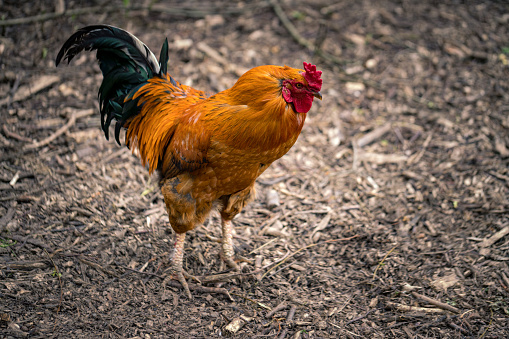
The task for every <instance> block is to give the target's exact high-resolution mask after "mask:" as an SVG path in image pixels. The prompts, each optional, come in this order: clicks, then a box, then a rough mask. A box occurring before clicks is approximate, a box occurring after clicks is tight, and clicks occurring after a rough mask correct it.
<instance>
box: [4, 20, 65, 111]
mask: <svg viewBox="0 0 509 339" xmlns="http://www.w3.org/2000/svg"><path fill="white" fill-rule="evenodd" d="M2 22H3V21H0V26H2ZM58 81H60V77H59V76H57V75H43V76H41V77H38V78H35V79H33V80H32V81H31V82H30V84H28V85H25V86H21V87H20V88H19V89H18V91H16V94H14V97H12V98H11V97H6V98H3V99H1V100H0V106H3V105H5V104H9V103H12V102H16V101H23V100H25V99H27V98H29V97H31V96H32V95H34V94H35V93H37V92H40V91H42V90H43V89H45V88H48V87H50V86H52V85H53V84H54V83H56V82H58Z"/></svg>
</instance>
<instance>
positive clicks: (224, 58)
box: [0, 0, 509, 338]
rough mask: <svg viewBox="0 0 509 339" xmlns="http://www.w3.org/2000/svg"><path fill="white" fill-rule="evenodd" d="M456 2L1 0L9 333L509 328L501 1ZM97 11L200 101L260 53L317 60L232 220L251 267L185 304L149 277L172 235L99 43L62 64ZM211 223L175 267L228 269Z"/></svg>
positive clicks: (505, 41) (411, 333)
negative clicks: (107, 110)
mask: <svg viewBox="0 0 509 339" xmlns="http://www.w3.org/2000/svg"><path fill="white" fill-rule="evenodd" d="M465 2H466V3H467V4H465ZM465 2H463V1H454V0H449V1H417V0H416V1H411V0H401V1H389V0H381V1H377V0H362V1H358V0H351V1H350V0H344V1H337V2H336V1H326V0H313V1H303V0H302V1H299V0H282V1H279V2H275V1H273V2H272V4H270V3H269V2H265V1H252V2H250V1H245V2H242V3H238V4H236V3H234V2H230V1H226V0H224V1H223V0H220V1H210V2H208V1H203V2H199V1H195V0H189V1H185V2H183V1H156V4H155V5H154V6H153V7H152V8H150V9H148V7H144V8H142V7H143V6H141V5H139V4H138V2H136V3H135V1H131V2H130V3H131V4H135V5H136V6H138V7H136V8H127V7H126V6H130V5H129V1H103V0H97V1H92V0H90V1H89V0H79V1H77V0H69V1H58V0H57V1H53V0H42V1H38V2H33V1H26V2H25V3H23V2H21V4H20V2H19V1H18V0H0V8H1V9H0V12H1V13H2V17H1V19H0V20H2V21H0V67H1V69H0V105H1V106H0V119H1V120H0V124H1V129H0V148H1V153H0V301H1V302H0V337H1V338H11V337H15V338H20V337H31V338H52V337H59V338H64V337H76V338H91V337H101V338H217V337H225V336H234V337H236V338H257V337H267V338H338V337H341V338H369V337H371V338H506V337H507V336H508V335H509V236H508V233H509V218H508V215H509V80H508V79H509V5H508V4H507V2H506V1H465ZM140 3H141V2H140ZM144 3H146V4H149V3H150V1H145V2H144ZM274 4H275V5H274ZM147 6H148V5H147ZM64 9H65V10H66V12H65V13H64V14H61V12H62V10H64ZM19 18H21V19H22V20H21V22H16V21H15V22H9V21H8V20H11V19H19ZM285 18H286V19H288V20H289V22H290V25H291V26H290V28H289V27H287V26H285V25H283V24H282V22H283V21H284V19H285ZM3 20H7V21H3ZM23 20H26V21H23ZM97 23H107V24H112V25H115V26H119V27H122V28H125V29H127V30H129V31H130V32H132V33H133V34H135V35H136V36H138V37H139V38H140V39H141V40H142V41H144V42H145V43H146V44H147V45H148V46H149V47H150V48H151V49H152V50H153V51H154V53H155V54H156V55H159V50H160V47H161V45H162V43H163V41H164V38H165V37H168V39H169V42H170V65H169V68H168V69H169V70H170V72H171V73H172V75H173V76H174V77H175V78H176V79H178V80H179V81H181V82H183V83H185V84H188V85H192V86H194V87H197V88H199V89H203V90H207V91H210V92H211V93H213V92H217V91H220V90H223V89H226V88H228V87H230V86H231V85H232V84H233V83H234V82H235V80H236V79H237V78H238V76H239V75H240V74H242V73H243V72H244V71H245V70H247V69H249V68H252V67H254V66H258V65H263V64H277V65H283V64H287V65H290V66H293V67H302V62H303V61H310V62H313V63H314V64H317V65H318V68H319V69H321V70H323V78H324V84H323V91H322V94H323V97H324V98H323V101H322V102H317V103H315V104H314V106H313V108H312V110H311V112H310V113H309V115H308V120H307V121H306V125H305V127H304V130H303V132H302V134H301V136H300V138H299V140H298V141H297V143H296V145H295V146H294V147H293V149H292V150H291V151H290V152H289V153H288V154H287V155H286V156H284V157H283V158H282V159H280V160H279V161H277V162H276V163H274V164H273V165H272V167H271V168H269V170H267V171H266V172H265V173H264V175H263V176H262V177H261V178H260V179H259V180H258V184H257V189H258V198H257V200H256V201H255V202H254V203H252V204H251V205H249V206H248V207H247V208H246V209H245V210H244V211H243V212H242V213H241V214H240V215H238V216H237V218H236V219H235V220H234V222H235V228H236V236H235V238H234V241H235V244H236V246H237V247H238V248H237V250H238V254H239V255H241V256H242V257H244V258H246V259H247V261H249V262H248V263H246V264H243V265H245V266H244V268H243V273H244V274H243V276H242V277H241V278H233V279H226V281H221V282H217V281H215V282H214V281H210V280H212V279H210V280H209V282H208V283H204V284H203V285H202V286H198V285H192V290H193V297H194V298H193V300H189V299H188V298H187V297H186V296H185V293H183V291H182V289H181V288H180V287H179V284H178V283H175V284H174V285H172V284H170V285H169V286H167V287H166V289H164V288H163V286H162V284H161V283H162V276H163V274H164V270H165V269H166V268H167V267H168V254H169V253H170V252H171V249H172V241H173V231H172V230H171V228H170V227H169V225H168V222H167V216H166V212H165V210H164V207H163V201H162V196H161V194H160V192H159V189H158V187H157V180H156V178H155V177H151V176H149V175H148V172H147V170H146V169H145V168H143V166H142V165H141V164H140V162H139V160H138V159H137V158H136V157H135V156H133V155H132V154H131V153H130V151H129V150H128V149H126V147H124V146H122V147H121V146H118V145H116V143H115V142H114V141H113V140H110V141H107V140H106V139H105V138H104V136H103V135H102V132H101V129H100V119H99V118H98V115H99V114H98V109H97V107H98V104H97V90H98V87H99V84H100V81H101V75H100V71H99V68H98V66H97V63H96V62H95V58H94V55H93V54H92V53H86V54H83V55H80V56H79V57H78V58H77V59H76V60H74V61H73V62H72V64H71V65H70V66H67V65H63V66H61V67H59V68H55V63H54V60H55V57H56V54H57V52H58V50H59V49H60V47H61V45H62V44H63V42H64V41H65V40H66V39H67V38H68V37H69V36H70V35H71V34H72V33H73V32H74V31H75V30H76V29H77V28H80V27H82V26H86V25H90V24H97ZM291 27H293V28H295V32H296V33H295V32H294V36H292V34H291V33H290V32H291V31H292V30H291ZM298 39H300V42H298ZM306 44H307V47H306ZM274 194H277V195H278V197H277V198H276V199H275V201H276V203H269V202H272V199H268V198H267V197H271V196H273V195H274ZM269 200H270V201H269ZM277 202H279V203H280V204H279V205H278V204H277ZM218 224H219V219H218V216H217V215H215V214H214V215H212V217H211V218H210V220H209V221H208V222H206V223H205V225H204V226H203V227H200V228H198V229H196V230H194V231H192V232H189V234H188V239H187V242H186V249H185V262H184V267H185V268H186V269H187V270H188V272H190V273H192V274H194V275H197V276H201V277H211V276H212V275H214V274H217V273H219V272H223V273H224V272H225V271H226V267H225V265H224V264H223V263H222V261H221V260H220V257H219V244H218V243H217V242H216V241H214V240H217V239H218V238H219V237H220V228H219V227H218ZM203 279H204V281H205V280H206V278H203ZM234 325H237V328H236V327H235V326H234ZM239 326H240V329H239V328H238V327H239Z"/></svg>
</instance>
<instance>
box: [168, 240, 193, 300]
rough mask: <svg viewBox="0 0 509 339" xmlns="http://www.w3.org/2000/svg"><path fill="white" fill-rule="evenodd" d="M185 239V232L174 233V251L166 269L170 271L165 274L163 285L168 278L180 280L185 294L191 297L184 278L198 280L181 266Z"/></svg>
mask: <svg viewBox="0 0 509 339" xmlns="http://www.w3.org/2000/svg"><path fill="white" fill-rule="evenodd" d="M185 240H186V234H185V233H176V234H175V246H174V252H173V258H172V261H171V267H170V268H169V269H168V271H170V273H171V274H170V275H169V276H167V277H166V278H165V279H164V281H163V285H164V286H165V285H166V283H167V282H168V280H170V279H176V280H178V281H179V282H180V284H181V285H182V287H183V288H184V290H185V291H186V294H187V296H188V297H189V299H192V298H193V297H192V295H191V291H190V290H189V286H188V285H187V281H186V278H188V279H194V280H196V281H198V282H200V281H199V280H198V279H197V278H196V277H194V276H192V275H190V274H189V273H187V272H186V271H185V270H184V269H183V268H182V263H183V261H184V242H185Z"/></svg>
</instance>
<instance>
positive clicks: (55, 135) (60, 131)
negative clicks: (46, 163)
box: [25, 108, 95, 149]
mask: <svg viewBox="0 0 509 339" xmlns="http://www.w3.org/2000/svg"><path fill="white" fill-rule="evenodd" d="M94 111H95V110H94V109H92V108H90V109H84V110H78V111H73V112H72V113H71V117H70V118H69V121H68V122H67V124H65V125H64V126H62V127H60V128H59V129H58V130H57V131H55V133H53V134H51V135H50V136H49V137H47V138H46V139H43V140H41V141H38V142H35V143H33V144H30V145H26V146H25V149H31V148H39V147H42V146H46V145H47V144H49V143H50V142H52V141H53V140H55V139H56V138H58V137H59V136H61V135H62V134H64V133H65V132H67V131H68V130H69V128H71V127H72V126H73V125H74V124H75V123H76V120H77V119H79V118H83V117H86V116H89V115H92V114H93V113H94Z"/></svg>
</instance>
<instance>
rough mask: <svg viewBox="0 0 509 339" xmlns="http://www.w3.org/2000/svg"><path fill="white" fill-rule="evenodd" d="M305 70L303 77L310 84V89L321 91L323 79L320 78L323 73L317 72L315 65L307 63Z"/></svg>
mask: <svg viewBox="0 0 509 339" xmlns="http://www.w3.org/2000/svg"><path fill="white" fill-rule="evenodd" d="M304 70H305V72H304V73H302V75H303V76H304V79H306V81H307V82H308V85H309V87H313V88H315V89H317V91H319V90H321V89H322V79H320V77H321V76H322V71H317V70H316V66H315V65H311V64H308V63H307V62H304Z"/></svg>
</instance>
